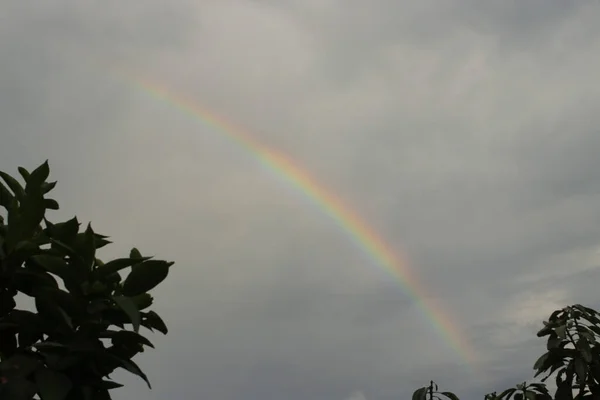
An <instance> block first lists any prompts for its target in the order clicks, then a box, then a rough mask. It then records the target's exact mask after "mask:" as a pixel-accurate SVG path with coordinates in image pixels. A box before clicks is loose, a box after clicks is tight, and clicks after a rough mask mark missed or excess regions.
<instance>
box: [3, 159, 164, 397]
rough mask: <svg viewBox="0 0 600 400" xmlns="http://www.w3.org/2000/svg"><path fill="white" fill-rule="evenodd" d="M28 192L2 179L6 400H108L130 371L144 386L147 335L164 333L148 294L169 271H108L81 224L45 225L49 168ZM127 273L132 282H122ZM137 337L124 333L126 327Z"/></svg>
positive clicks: (95, 238) (133, 264) (99, 242)
mask: <svg viewBox="0 0 600 400" xmlns="http://www.w3.org/2000/svg"><path fill="white" fill-rule="evenodd" d="M18 171H19V174H20V175H21V177H22V178H23V180H24V181H25V186H24V187H23V186H22V185H21V184H20V183H19V181H18V180H17V179H15V178H13V177H12V176H10V175H8V174H6V173H4V172H0V178H2V181H3V182H1V181H0V206H1V207H2V208H4V209H5V210H6V214H5V215H6V220H5V219H4V218H3V217H2V216H1V215H0V399H7V400H29V399H32V398H34V397H35V396H36V395H37V396H39V397H40V398H41V399H42V400H80V399H81V400H107V399H110V398H111V397H110V394H109V390H110V389H114V388H118V387H120V386H121V385H120V384H119V383H116V382H113V381H112V380H110V379H107V378H108V377H109V376H110V374H111V373H112V372H113V371H114V370H115V369H117V368H123V369H125V370H127V371H129V372H131V373H133V374H135V375H138V376H139V377H141V378H142V379H144V380H145V381H146V383H147V384H148V386H149V387H150V383H149V381H148V378H147V376H146V375H145V374H144V372H143V371H142V370H141V369H140V367H138V365H137V364H136V363H135V362H134V361H133V357H134V356H136V355H137V354H138V353H140V352H143V351H144V348H145V347H153V346H152V343H151V342H150V341H149V340H148V339H147V338H146V337H144V336H143V335H142V334H141V333H140V327H145V328H147V329H149V330H150V331H153V330H157V331H159V332H161V333H163V334H166V333H167V326H166V325H165V323H164V322H163V320H162V319H161V317H160V316H159V315H158V314H157V313H155V312H154V311H151V310H148V308H149V307H150V306H151V305H152V302H153V299H152V296H151V295H150V294H149V293H148V292H149V291H150V290H152V289H153V288H155V287H156V286H157V285H158V284H160V283H161V282H162V281H163V280H164V279H165V278H166V277H167V275H168V273H169V268H170V267H171V265H173V263H172V262H167V261H162V260H154V259H152V257H142V255H141V254H140V252H139V251H138V250H137V249H135V248H134V249H132V250H131V253H130V254H129V257H126V258H120V259H116V260H112V261H109V262H106V263H104V262H102V261H101V260H100V259H98V258H97V255H96V253H97V250H98V249H100V248H102V247H104V246H106V245H107V244H109V243H110V242H109V241H108V237H107V236H103V235H100V234H97V233H96V232H94V231H93V229H92V227H91V225H89V224H88V226H87V227H86V229H84V230H83V231H81V230H80V223H79V222H78V221H77V218H72V219H70V220H68V221H64V222H60V223H51V222H50V221H48V220H47V219H46V210H57V209H58V208H59V205H58V203H57V201H56V200H54V199H50V198H47V197H46V195H47V194H48V193H49V192H50V191H51V190H52V189H53V188H54V187H55V186H56V182H47V179H48V176H49V173H50V171H49V166H48V163H47V162H45V163H43V164H42V165H41V166H39V167H38V168H36V169H35V170H34V171H32V172H31V173H29V172H28V171H27V170H25V169H24V168H22V167H19V169H18ZM126 269H129V270H130V272H129V274H128V275H127V277H126V278H125V279H123V277H122V276H121V273H122V272H124V271H125V270H126ZM18 293H21V294H23V295H25V296H29V297H31V298H33V300H34V304H35V311H28V310H21V309H17V304H16V301H15V297H16V296H17V294H18ZM126 326H127V327H130V328H131V329H125V327H126Z"/></svg>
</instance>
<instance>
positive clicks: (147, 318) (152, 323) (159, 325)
mask: <svg viewBox="0 0 600 400" xmlns="http://www.w3.org/2000/svg"><path fill="white" fill-rule="evenodd" d="M142 325H143V326H145V327H146V328H148V329H152V328H154V329H156V330H157V331H159V332H160V333H162V334H163V335H166V334H167V333H168V332H169V329H167V325H166V324H165V322H164V321H163V320H162V318H160V316H159V315H158V314H157V313H155V312H154V311H148V312H147V313H145V314H144V320H143V321H142Z"/></svg>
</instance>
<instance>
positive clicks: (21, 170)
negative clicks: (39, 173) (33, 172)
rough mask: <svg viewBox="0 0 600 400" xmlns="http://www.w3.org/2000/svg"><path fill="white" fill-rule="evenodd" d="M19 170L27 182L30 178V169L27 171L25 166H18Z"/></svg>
mask: <svg viewBox="0 0 600 400" xmlns="http://www.w3.org/2000/svg"><path fill="white" fill-rule="evenodd" d="M17 170H18V171H19V174H21V176H22V177H23V179H24V180H25V182H27V180H28V179H29V171H27V170H26V169H25V168H23V167H18V168H17Z"/></svg>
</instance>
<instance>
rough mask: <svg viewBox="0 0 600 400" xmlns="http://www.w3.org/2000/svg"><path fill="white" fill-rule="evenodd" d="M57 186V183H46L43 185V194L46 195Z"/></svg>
mask: <svg viewBox="0 0 600 400" xmlns="http://www.w3.org/2000/svg"><path fill="white" fill-rule="evenodd" d="M55 186H56V181H54V182H44V183H42V193H43V194H46V193H48V192H50V191H51V190H52V189H54V187H55Z"/></svg>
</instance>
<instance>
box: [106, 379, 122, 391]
mask: <svg viewBox="0 0 600 400" xmlns="http://www.w3.org/2000/svg"><path fill="white" fill-rule="evenodd" d="M101 386H102V387H103V388H104V389H107V390H110V389H118V388H120V387H123V385H121V384H120V383H117V382H113V381H102V382H101Z"/></svg>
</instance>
